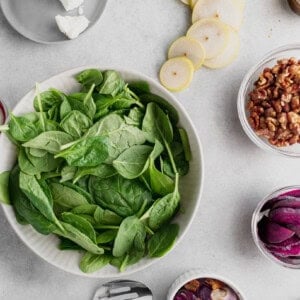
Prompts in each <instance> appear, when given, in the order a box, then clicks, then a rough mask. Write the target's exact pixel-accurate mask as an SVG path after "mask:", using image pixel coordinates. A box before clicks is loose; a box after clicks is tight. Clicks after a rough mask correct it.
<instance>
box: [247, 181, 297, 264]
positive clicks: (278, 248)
mask: <svg viewBox="0 0 300 300" xmlns="http://www.w3.org/2000/svg"><path fill="white" fill-rule="evenodd" d="M252 234H253V238H254V241H255V244H256V245H257V247H258V248H259V249H260V250H261V252H262V253H263V254H264V255H265V256H266V257H267V258H269V259H271V260H272V261H273V262H276V263H279V264H280V265H282V266H285V267H289V268H294V269H300V186H289V187H285V188H282V189H279V190H276V191H275V192H273V193H271V194H270V195H268V196H266V197H265V198H264V199H263V200H262V201H261V202H260V203H259V205H258V206H257V208H256V210H255V211H254V214H253V217H252Z"/></svg>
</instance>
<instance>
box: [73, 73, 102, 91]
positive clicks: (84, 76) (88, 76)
mask: <svg viewBox="0 0 300 300" xmlns="http://www.w3.org/2000/svg"><path fill="white" fill-rule="evenodd" d="M75 78H76V80H77V81H78V82H79V83H81V84H82V85H83V86H88V87H89V86H91V85H93V84H95V85H96V86H97V85H99V84H101V82H102V81H103V76H102V73H101V71H100V70H97V69H87V70H84V71H82V72H80V73H79V74H77V75H76V76H75Z"/></svg>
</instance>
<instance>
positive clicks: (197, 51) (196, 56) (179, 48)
mask: <svg viewBox="0 0 300 300" xmlns="http://www.w3.org/2000/svg"><path fill="white" fill-rule="evenodd" d="M179 56H185V57H187V58H188V59H189V60H190V61H191V62H192V63H193V65H194V69H195V70H198V69H199V68H200V67H201V66H202V65H203V62H204V60H205V57H206V54H205V49H204V47H203V46H202V45H201V44H200V43H199V42H198V41H197V40H195V39H193V38H190V37H187V36H182V37H180V38H179V39H177V40H176V41H175V42H174V43H173V44H172V45H171V46H170V49H169V52H168V58H173V57H179Z"/></svg>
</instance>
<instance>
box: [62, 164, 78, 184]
mask: <svg viewBox="0 0 300 300" xmlns="http://www.w3.org/2000/svg"><path fill="white" fill-rule="evenodd" d="M76 172H77V167H72V166H65V167H63V168H62V170H61V179H60V182H65V181H69V180H72V179H73V178H74V176H75V174H76Z"/></svg>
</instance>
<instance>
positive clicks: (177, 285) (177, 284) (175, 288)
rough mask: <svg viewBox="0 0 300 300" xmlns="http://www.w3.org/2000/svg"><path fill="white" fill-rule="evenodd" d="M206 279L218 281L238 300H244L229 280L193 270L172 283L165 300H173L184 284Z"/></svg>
mask: <svg viewBox="0 0 300 300" xmlns="http://www.w3.org/2000/svg"><path fill="white" fill-rule="evenodd" d="M207 279H209V280H214V281H218V282H221V283H222V284H224V286H225V287H228V288H229V290H230V291H231V292H233V293H234V294H235V295H236V296H237V299H238V300H245V299H246V298H245V297H244V295H242V294H241V292H240V291H239V289H238V288H237V287H236V286H235V285H234V284H233V283H232V282H231V281H230V280H228V279H226V278H224V277H222V276H219V275H214V274H206V273H203V272H202V271H201V270H200V269H194V270H190V271H187V272H186V273H184V274H182V275H181V276H179V277H178V278H177V279H176V280H175V281H174V283H173V284H172V285H171V287H170V288H169V291H168V295H167V300H174V299H175V296H176V294H177V292H179V290H181V288H182V287H183V286H184V285H185V284H187V283H189V282H190V281H193V280H207ZM216 288H218V287H216ZM234 298H236V297H234Z"/></svg>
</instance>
